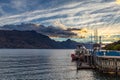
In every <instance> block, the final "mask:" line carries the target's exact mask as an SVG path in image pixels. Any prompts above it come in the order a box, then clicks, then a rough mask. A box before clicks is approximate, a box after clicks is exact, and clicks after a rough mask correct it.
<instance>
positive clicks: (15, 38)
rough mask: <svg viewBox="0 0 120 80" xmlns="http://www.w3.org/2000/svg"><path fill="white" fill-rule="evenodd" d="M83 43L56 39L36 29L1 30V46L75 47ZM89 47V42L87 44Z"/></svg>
mask: <svg viewBox="0 0 120 80" xmlns="http://www.w3.org/2000/svg"><path fill="white" fill-rule="evenodd" d="M78 44H83V43H78V42H75V41H72V40H70V39H68V40H66V41H62V42H59V41H55V40H52V39H50V38H49V37H48V36H45V35H43V34H41V33H37V32H36V31H33V30H32V31H18V30H0V48H33V49H34V48H39V49H74V48H76V45H78ZM85 46H86V47H89V45H88V44H85Z"/></svg>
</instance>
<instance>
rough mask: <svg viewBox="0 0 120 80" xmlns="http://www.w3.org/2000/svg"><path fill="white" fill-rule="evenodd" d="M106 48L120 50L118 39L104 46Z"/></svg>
mask: <svg viewBox="0 0 120 80" xmlns="http://www.w3.org/2000/svg"><path fill="white" fill-rule="evenodd" d="M104 49H106V50H120V40H119V41H117V42H114V43H111V44H108V45H106V46H105V47H104Z"/></svg>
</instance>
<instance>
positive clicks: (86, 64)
mask: <svg viewBox="0 0 120 80" xmlns="http://www.w3.org/2000/svg"><path fill="white" fill-rule="evenodd" d="M103 52H104V51H103ZM80 69H95V70H98V71H100V72H103V73H110V74H118V75H120V57H119V56H98V55H92V54H89V55H88V54H87V55H84V60H83V61H80V60H79V59H78V60H77V70H80Z"/></svg>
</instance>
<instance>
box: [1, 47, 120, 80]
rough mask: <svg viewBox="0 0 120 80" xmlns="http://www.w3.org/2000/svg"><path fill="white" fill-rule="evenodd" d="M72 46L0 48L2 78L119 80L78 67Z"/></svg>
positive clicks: (16, 79)
mask: <svg viewBox="0 0 120 80" xmlns="http://www.w3.org/2000/svg"><path fill="white" fill-rule="evenodd" d="M73 52H74V50H70V49H65V50H63V49H58V50H57V49H0V80H117V79H118V80H119V79H120V78H119V77H117V78H116V76H111V75H110V76H109V75H105V74H101V73H99V72H97V71H95V70H79V71H77V70H76V63H75V62H71V58H70V55H71V53H73Z"/></svg>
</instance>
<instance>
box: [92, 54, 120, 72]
mask: <svg viewBox="0 0 120 80" xmlns="http://www.w3.org/2000/svg"><path fill="white" fill-rule="evenodd" d="M94 64H95V66H96V68H97V69H99V70H101V71H104V72H120V57H117V56H94Z"/></svg>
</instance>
